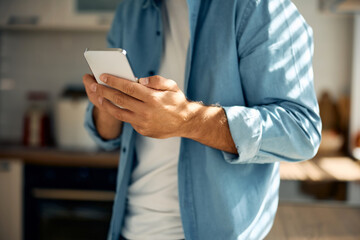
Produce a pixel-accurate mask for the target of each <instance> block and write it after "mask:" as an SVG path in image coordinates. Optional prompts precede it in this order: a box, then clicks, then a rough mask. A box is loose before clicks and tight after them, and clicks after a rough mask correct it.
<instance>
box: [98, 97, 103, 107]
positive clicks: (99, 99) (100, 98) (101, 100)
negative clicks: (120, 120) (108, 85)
mask: <svg viewBox="0 0 360 240" xmlns="http://www.w3.org/2000/svg"><path fill="white" fill-rule="evenodd" d="M98 101H99V104H100V105H102V103H103V98H102V97H99V98H98Z"/></svg>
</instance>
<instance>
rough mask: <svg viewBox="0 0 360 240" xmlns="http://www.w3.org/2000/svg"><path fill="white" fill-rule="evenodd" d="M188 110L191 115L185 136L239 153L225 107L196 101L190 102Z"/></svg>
mask: <svg viewBox="0 0 360 240" xmlns="http://www.w3.org/2000/svg"><path fill="white" fill-rule="evenodd" d="M188 111H189V112H190V117H189V119H188V120H187V121H186V124H185V128H184V132H183V134H182V135H183V137H186V138H190V139H193V140H195V141H197V142H200V143H202V144H204V145H207V146H210V147H213V148H216V149H219V150H222V151H226V152H229V153H235V154H236V153H237V150H236V146H235V143H234V141H233V139H232V136H231V133H230V129H229V125H228V122H227V118H226V114H225V112H224V110H223V108H221V107H216V106H204V105H202V104H200V103H195V102H194V103H190V104H189V107H188Z"/></svg>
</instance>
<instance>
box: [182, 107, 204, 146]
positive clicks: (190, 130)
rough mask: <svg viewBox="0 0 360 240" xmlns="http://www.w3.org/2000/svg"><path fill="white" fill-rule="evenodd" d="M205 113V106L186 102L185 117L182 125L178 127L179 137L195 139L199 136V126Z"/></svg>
mask: <svg viewBox="0 0 360 240" xmlns="http://www.w3.org/2000/svg"><path fill="white" fill-rule="evenodd" d="M204 112H206V106H204V105H203V104H202V103H201V102H188V104H187V106H186V108H185V117H184V118H183V119H184V123H183V125H182V126H181V127H180V130H181V134H180V136H181V137H185V138H190V139H196V138H197V137H198V136H199V135H201V129H199V125H201V124H202V122H203V115H204Z"/></svg>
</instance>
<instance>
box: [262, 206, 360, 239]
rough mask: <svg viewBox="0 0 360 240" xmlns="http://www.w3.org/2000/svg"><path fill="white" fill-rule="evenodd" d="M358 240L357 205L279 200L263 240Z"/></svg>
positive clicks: (358, 218) (359, 227)
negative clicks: (285, 201) (275, 212)
mask: <svg viewBox="0 0 360 240" xmlns="http://www.w3.org/2000/svg"><path fill="white" fill-rule="evenodd" d="M315 239H316V240H359V239H360V207H350V206H344V205H331V204H329V205H327V204H296V203H280V205H279V209H278V212H277V215H276V218H275V223H274V226H273V228H272V230H271V232H270V233H269V235H268V237H267V238H266V240H315Z"/></svg>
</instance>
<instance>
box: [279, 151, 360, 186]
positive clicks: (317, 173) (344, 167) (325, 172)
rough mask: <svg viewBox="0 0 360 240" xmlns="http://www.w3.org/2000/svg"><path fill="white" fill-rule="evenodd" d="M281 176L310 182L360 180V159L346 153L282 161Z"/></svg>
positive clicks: (284, 178)
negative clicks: (354, 158) (295, 161)
mask: <svg viewBox="0 0 360 240" xmlns="http://www.w3.org/2000/svg"><path fill="white" fill-rule="evenodd" d="M280 176H281V179H282V180H293V181H308V182H334V181H335V182H351V181H360V161H356V160H353V159H352V158H350V157H347V156H345V155H344V154H326V155H325V154H318V155H317V156H316V157H315V158H313V159H311V160H308V161H303V162H299V163H291V162H282V163H281V164H280Z"/></svg>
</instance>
